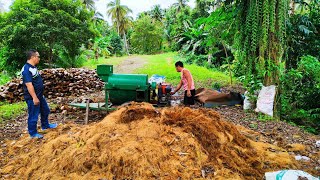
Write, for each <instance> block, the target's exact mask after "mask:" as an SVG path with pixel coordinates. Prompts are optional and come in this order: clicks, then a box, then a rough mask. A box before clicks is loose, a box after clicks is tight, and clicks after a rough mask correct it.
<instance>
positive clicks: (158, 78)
mask: <svg viewBox="0 0 320 180" xmlns="http://www.w3.org/2000/svg"><path fill="white" fill-rule="evenodd" d="M165 79H166V77H165V76H160V75H157V74H154V75H152V76H151V77H150V78H149V83H152V82H156V83H157V84H160V83H164V82H165Z"/></svg>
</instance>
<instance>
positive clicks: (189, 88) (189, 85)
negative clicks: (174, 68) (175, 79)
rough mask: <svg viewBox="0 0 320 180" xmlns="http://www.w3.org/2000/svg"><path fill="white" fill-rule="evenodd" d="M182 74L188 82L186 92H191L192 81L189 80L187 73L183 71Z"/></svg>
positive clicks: (188, 73) (189, 76)
mask: <svg viewBox="0 0 320 180" xmlns="http://www.w3.org/2000/svg"><path fill="white" fill-rule="evenodd" d="M183 74H184V75H185V77H186V79H187V81H188V87H187V88H188V89H187V90H188V91H190V90H191V85H192V84H191V83H192V79H191V75H190V72H189V71H183Z"/></svg>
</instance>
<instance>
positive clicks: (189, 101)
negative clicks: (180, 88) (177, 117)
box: [183, 89, 196, 105]
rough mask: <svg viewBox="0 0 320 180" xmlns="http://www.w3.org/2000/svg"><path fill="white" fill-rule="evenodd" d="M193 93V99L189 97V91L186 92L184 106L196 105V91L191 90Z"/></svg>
mask: <svg viewBox="0 0 320 180" xmlns="http://www.w3.org/2000/svg"><path fill="white" fill-rule="evenodd" d="M190 91H191V97H188V96H187V91H184V102H183V103H184V105H194V96H195V95H196V90H195V89H193V90H190Z"/></svg>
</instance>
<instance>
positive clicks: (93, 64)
mask: <svg viewBox="0 0 320 180" xmlns="http://www.w3.org/2000/svg"><path fill="white" fill-rule="evenodd" d="M127 58H128V56H122V57H110V58H103V57H101V58H99V59H98V60H95V59H90V60H87V61H86V62H84V63H83V67H86V68H89V69H96V68H97V65H99V64H109V65H114V66H116V65H119V64H120V63H121V62H122V61H123V60H125V59H127Z"/></svg>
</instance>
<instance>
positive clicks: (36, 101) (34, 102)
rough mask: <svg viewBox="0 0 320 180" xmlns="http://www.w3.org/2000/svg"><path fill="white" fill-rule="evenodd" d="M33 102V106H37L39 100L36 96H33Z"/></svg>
mask: <svg viewBox="0 0 320 180" xmlns="http://www.w3.org/2000/svg"><path fill="white" fill-rule="evenodd" d="M33 104H34V105H35V106H37V105H39V104H40V101H39V99H38V97H35V98H33Z"/></svg>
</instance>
